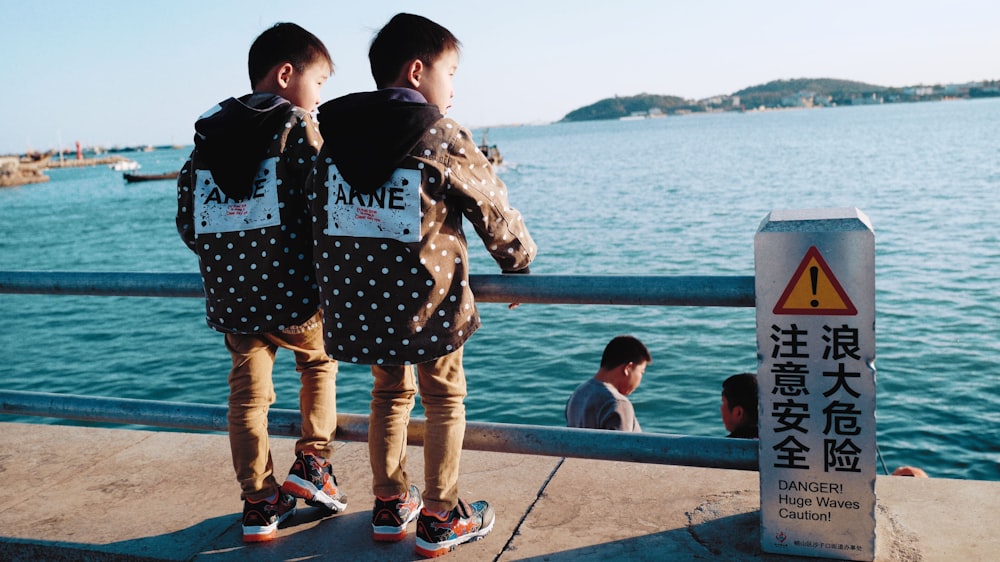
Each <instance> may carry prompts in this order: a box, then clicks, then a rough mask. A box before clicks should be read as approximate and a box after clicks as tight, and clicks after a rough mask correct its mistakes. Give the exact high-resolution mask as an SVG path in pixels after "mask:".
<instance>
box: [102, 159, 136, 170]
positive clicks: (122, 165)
mask: <svg viewBox="0 0 1000 562" xmlns="http://www.w3.org/2000/svg"><path fill="white" fill-rule="evenodd" d="M108 167H109V168H111V169H112V170H114V171H116V172H128V171H132V170H138V169H139V163H138V162H136V161H135V160H116V161H114V162H112V163H111V164H108Z"/></svg>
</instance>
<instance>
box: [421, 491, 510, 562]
mask: <svg viewBox="0 0 1000 562" xmlns="http://www.w3.org/2000/svg"><path fill="white" fill-rule="evenodd" d="M495 519H496V518H495V517H494V514H493V508H492V507H490V504H488V503H486V502H484V501H477V502H473V503H471V504H469V503H466V502H465V501H464V500H462V499H459V500H458V505H456V506H455V509H452V510H451V512H449V513H448V517H447V518H445V519H441V518H439V517H438V516H437V515H435V514H433V513H430V512H428V511H427V510H426V509H422V510H420V517H419V518H417V554H419V555H421V556H423V557H425V558H435V557H437V556H443V555H445V554H448V553H449V552H451V551H452V550H454V549H455V547H456V546H458V545H460V544H465V543H467V542H472V541H476V540H479V539H481V538H483V537H485V536H486V535H487V534H489V532H490V531H492V530H493V522H494V520H495Z"/></svg>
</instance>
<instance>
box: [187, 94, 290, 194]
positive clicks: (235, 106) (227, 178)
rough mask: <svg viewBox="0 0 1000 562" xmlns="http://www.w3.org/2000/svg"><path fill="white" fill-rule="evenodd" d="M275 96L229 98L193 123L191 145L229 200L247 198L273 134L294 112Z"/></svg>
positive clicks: (286, 101) (252, 95)
mask: <svg viewBox="0 0 1000 562" xmlns="http://www.w3.org/2000/svg"><path fill="white" fill-rule="evenodd" d="M293 108H294V106H293V105H292V103H291V102H290V101H288V100H286V99H284V98H282V97H280V96H276V95H274V94H247V95H245V96H243V97H241V98H239V99H237V98H229V99H228V100H226V101H224V102H222V103H220V104H219V105H216V106H215V107H213V108H212V109H210V110H208V111H207V112H206V113H205V114H204V115H202V116H201V117H200V118H199V119H198V121H196V122H195V124H194V129H195V135H194V146H195V149H196V150H197V151H198V153H199V154H200V155H201V156H202V161H203V162H206V163H207V165H208V168H209V170H210V171H211V172H212V177H213V179H215V183H216V184H217V185H218V186H219V189H221V190H222V192H223V193H225V194H226V196H228V197H229V198H231V199H235V200H241V199H246V198H247V197H249V196H250V192H251V190H252V188H253V179H254V175H255V174H256V173H257V169H258V167H259V165H260V161H261V160H262V159H263V158H264V156H265V155H266V153H267V150H268V147H269V146H270V143H271V142H272V140H273V136H274V131H276V130H280V127H279V123H280V122H281V120H284V119H287V118H288V114H289V113H290V112H291V111H292V110H293Z"/></svg>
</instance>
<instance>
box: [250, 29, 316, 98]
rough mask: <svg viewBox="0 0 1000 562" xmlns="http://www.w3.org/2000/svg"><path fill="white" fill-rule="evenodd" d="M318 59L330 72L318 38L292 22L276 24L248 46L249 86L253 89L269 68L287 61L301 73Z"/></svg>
mask: <svg viewBox="0 0 1000 562" xmlns="http://www.w3.org/2000/svg"><path fill="white" fill-rule="evenodd" d="M317 61H325V62H326V63H327V64H329V65H330V71H331V72H333V59H331V58H330V52H329V51H327V50H326V46H325V45H323V42H322V41H320V40H319V38H318V37H316V36H315V35H313V34H312V33H309V32H308V31H306V30H305V29H303V28H301V27H299V26H298V25H296V24H294V23H287V22H279V23H276V24H274V25H273V26H271V27H270V28H268V29H266V30H264V32H263V33H261V34H260V35H258V36H257V38H256V39H254V42H253V44H252V45H250V55H249V56H248V57H247V68H248V69H249V71H250V87H251V88H255V87H256V86H257V84H258V83H259V82H260V81H261V80H263V79H264V77H265V76H267V73H268V72H270V71H271V69H272V68H274V67H275V66H278V65H280V64H284V63H286V62H287V63H290V64H291V65H292V67H293V68H295V71H296V72H304V71H305V69H306V67H307V66H309V65H310V64H312V63H314V62H317Z"/></svg>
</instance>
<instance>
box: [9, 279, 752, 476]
mask: <svg viewBox="0 0 1000 562" xmlns="http://www.w3.org/2000/svg"><path fill="white" fill-rule="evenodd" d="M470 284H471V286H472V290H473V291H474V292H475V294H476V299H477V300H479V301H483V302H520V303H535V304H606V305H651V306H731V307H741V306H742V307H752V306H754V278H753V277H719V276H715V277H712V276H676V277H669V276H573V275H535V274H532V275H473V276H471V278H470ZM0 293H16V294H53V295H93V296H141V297H202V296H203V295H204V293H203V290H202V283H201V278H200V276H199V275H198V274H189V273H117V272H116V273H112V272H57V271H51V272H43V271H0ZM0 413H2V414H10V415H24V416H43V417H53V418H61V419H74V420H82V421H93V422H102V423H115V424H134V425H144V426H155V427H169V428H175V429H187V430H204V431H226V413H227V407H226V406H213V405H206V404H190V403H178V402H162V401H155V400H134V399H121V398H101V397H89V396H75V395H65V394H50V393H41V392H25V391H14V390H0ZM268 418H269V425H268V431H269V433H271V434H272V435H277V436H288V437H298V436H299V434H300V429H301V425H300V424H301V421H300V420H301V418H300V416H299V412H298V411H296V410H282V409H272V410H270V412H269V415H268ZM367 436H368V417H367V416H364V415H358V414H338V416H337V440H341V441H360V442H364V441H367ZM423 437H424V420H423V419H420V418H413V419H412V420H411V421H410V425H409V442H410V444H411V445H422V444H423ZM464 448H466V449H470V450H478V451H493V452H506V453H521V454H531V455H546V456H560V457H576V458H590V459H601V460H619V461H630V462H643V463H652V464H672V465H680V466H698V467H710V468H730V469H738V470H757V468H758V453H757V442H756V441H754V440H747V439H727V438H717V437H694V436H686V435H667V434H654V433H623V432H612V431H601V430H591V429H570V428H561V427H560V428H556V427H545V426H534V425H519V424H501V423H479V422H469V423H468V424H467V425H466V432H465V442H464Z"/></svg>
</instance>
